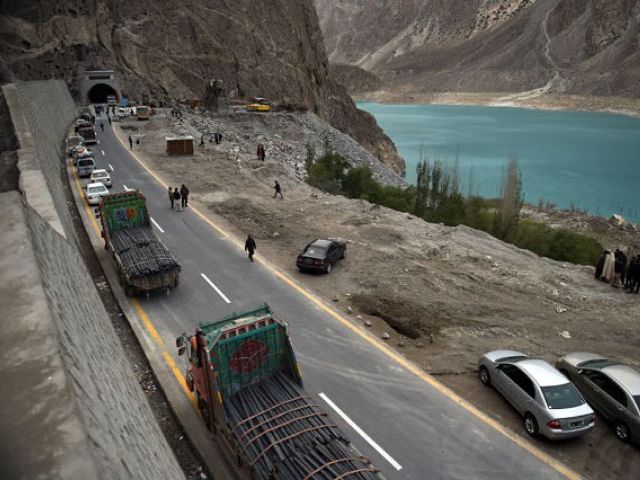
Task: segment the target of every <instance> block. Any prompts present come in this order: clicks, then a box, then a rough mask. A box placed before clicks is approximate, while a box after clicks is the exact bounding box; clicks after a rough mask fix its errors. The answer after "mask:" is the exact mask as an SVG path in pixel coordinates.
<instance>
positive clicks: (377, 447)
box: [319, 393, 402, 471]
mask: <svg viewBox="0 0 640 480" xmlns="http://www.w3.org/2000/svg"><path fill="white" fill-rule="evenodd" d="M319 395H320V398H322V399H323V400H324V401H325V402H327V404H328V405H329V406H330V407H331V408H333V409H334V410H335V412H336V413H337V414H338V415H340V416H341V417H342V419H343V420H344V421H345V422H347V423H348V424H349V425H350V426H351V428H353V429H354V430H355V431H356V432H357V433H358V434H359V435H360V436H361V437H362V438H364V439H365V441H366V442H367V443H368V444H369V445H371V446H372V447H373V448H374V449H375V450H376V451H377V452H378V453H379V454H380V455H382V457H383V458H384V459H385V460H386V461H387V462H389V463H390V464H391V465H392V466H393V468H395V469H396V470H398V471H400V470H402V465H400V464H399V463H398V462H396V461H395V460H394V459H393V457H392V456H391V455H389V454H388V453H387V452H385V451H384V450H383V449H382V447H381V446H380V445H378V444H377V443H376V441H375V440H373V439H372V438H371V437H370V436H369V435H367V434H366V433H365V432H364V430H362V429H361V428H360V427H359V426H358V425H356V423H355V422H354V421H353V420H351V419H350V418H349V417H348V416H347V414H346V413H344V412H343V411H342V410H341V409H340V407H338V406H337V405H336V404H335V403H333V400H331V399H330V398H329V397H327V396H326V395H325V394H324V393H320V394H319Z"/></svg>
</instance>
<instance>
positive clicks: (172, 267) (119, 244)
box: [98, 191, 181, 297]
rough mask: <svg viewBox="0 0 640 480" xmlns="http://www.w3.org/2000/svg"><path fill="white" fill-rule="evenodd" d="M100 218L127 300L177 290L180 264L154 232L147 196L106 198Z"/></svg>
mask: <svg viewBox="0 0 640 480" xmlns="http://www.w3.org/2000/svg"><path fill="white" fill-rule="evenodd" d="M98 214H99V216H100V222H101V223H102V236H103V237H104V240H105V248H106V249H108V250H110V251H111V253H112V256H113V260H114V262H115V264H116V268H117V270H118V277H119V281H120V284H121V285H122V286H123V288H124V291H125V293H126V294H127V296H129V297H131V296H134V295H136V294H141V293H149V292H151V291H152V290H158V289H166V291H167V292H168V291H169V289H171V288H175V287H177V286H178V282H179V275H180V269H181V267H180V264H179V263H178V261H177V260H176V258H175V257H174V256H173V254H172V253H171V252H170V251H169V250H168V249H167V247H165V246H164V244H163V243H162V242H161V241H160V239H159V238H158V237H157V236H156V234H155V232H154V231H153V229H152V227H151V224H150V223H149V212H148V210H147V204H146V199H145V197H144V195H142V194H141V193H140V192H138V191H132V192H122V193H115V194H113V195H105V196H104V197H102V200H101V201H100V204H99V206H98Z"/></svg>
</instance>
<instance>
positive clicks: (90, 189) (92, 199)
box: [84, 182, 109, 205]
mask: <svg viewBox="0 0 640 480" xmlns="http://www.w3.org/2000/svg"><path fill="white" fill-rule="evenodd" d="M104 195H109V190H107V187H105V186H104V184H103V183H101V182H95V183H90V184H88V185H87V186H86V187H84V196H85V198H86V199H87V203H88V204H89V205H98V204H99V203H100V199H101V198H102V197H103V196H104Z"/></svg>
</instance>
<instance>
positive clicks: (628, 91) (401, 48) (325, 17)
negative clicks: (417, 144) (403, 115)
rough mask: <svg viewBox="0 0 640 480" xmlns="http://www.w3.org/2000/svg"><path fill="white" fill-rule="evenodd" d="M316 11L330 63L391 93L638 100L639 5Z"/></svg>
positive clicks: (345, 0)
mask: <svg viewBox="0 0 640 480" xmlns="http://www.w3.org/2000/svg"><path fill="white" fill-rule="evenodd" d="M315 1H316V8H317V10H318V13H319V18H320V23H321V26H322V28H323V30H324V33H325V39H326V40H325V42H326V46H327V50H328V54H329V59H330V60H331V62H332V63H347V64H351V65H355V66H358V67H361V68H364V69H366V70H369V71H371V72H372V73H374V74H375V75H377V76H378V77H380V78H382V79H383V81H384V87H383V88H386V89H389V90H391V89H393V90H395V91H404V92H407V95H410V94H411V93H425V92H520V91H528V90H533V89H544V91H543V92H542V93H560V94H580V95H605V96H628V97H637V96H640V69H639V68H638V67H639V66H640V35H639V33H638V32H639V30H640V1H639V0H590V1H586V0H479V1H477V2H475V1H474V2H471V1H467V0H450V1H446V2H443V1H439V0H406V1H405V0H402V1H400V0H391V1H385V2H365V1H362V0H315ZM347 83H352V82H347Z"/></svg>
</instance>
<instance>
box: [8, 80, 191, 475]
mask: <svg viewBox="0 0 640 480" xmlns="http://www.w3.org/2000/svg"><path fill="white" fill-rule="evenodd" d="M3 92H4V93H5V96H6V97H7V103H8V104H9V107H10V110H11V117H12V120H13V126H14V129H15V133H16V136H17V138H18V140H19V142H20V147H21V149H20V150H19V151H18V152H17V155H16V157H17V162H18V168H19V170H20V179H19V189H20V191H19V192H18V191H6V192H4V193H0V202H2V205H4V206H3V209H2V210H1V211H0V212H1V213H0V216H1V221H2V224H3V229H2V230H0V305H2V313H1V314H0V328H2V332H3V335H0V386H1V387H0V432H2V435H0V478H3V479H4V478H7V479H8V478H52V479H57V478H62V479H77V478H83V479H89V478H100V479H131V478H138V479H148V478H162V479H181V478H184V474H183V472H182V471H181V469H180V466H179V465H178V463H177V461H176V458H175V456H174V454H173V452H172V450H171V449H170V447H169V445H168V444H167V442H166V439H165V438H164V435H163V434H162V431H161V430H160V428H159V426H158V425H157V423H156V421H155V418H154V416H153V412H152V411H151V408H150V407H149V404H148V402H147V400H146V398H145V396H144V394H143V393H142V391H141V389H140V386H139V385H138V382H137V380H136V378H135V376H134V374H133V372H132V371H131V369H130V367H129V365H128V363H127V361H126V359H125V358H124V355H123V351H122V347H121V345H120V342H119V340H118V338H117V336H116V334H115V332H114V331H113V327H112V324H111V321H110V319H109V316H108V314H107V312H106V311H105V309H104V306H103V304H102V302H101V299H100V296H99V294H98V292H97V290H96V287H95V286H94V284H93V280H92V278H91V276H90V274H89V272H88V270H87V268H86V266H85V265H84V262H83V259H82V257H81V255H80V254H79V251H78V244H77V242H76V240H75V239H76V235H75V233H74V231H73V223H72V219H71V216H70V214H69V212H68V210H67V205H66V197H65V192H64V184H63V181H62V177H61V176H60V171H61V166H62V162H63V161H64V156H63V155H62V151H61V144H62V141H63V140H64V138H65V134H66V131H67V127H68V125H69V124H70V123H71V121H72V120H73V117H74V116H75V106H74V104H73V101H72V100H71V97H70V96H69V94H68V92H67V91H66V87H64V84H62V83H61V82H55V81H54V82H33V83H24V84H18V85H15V86H10V87H7V86H4V87H3ZM0 134H2V135H10V134H11V132H0ZM23 146H24V148H22V147H23ZM43 190H44V192H43ZM38 192H39V193H38ZM47 199H48V204H47V202H46V201H45V200H47Z"/></svg>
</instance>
